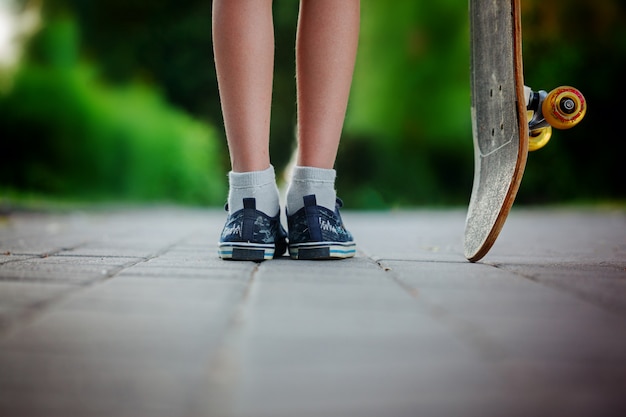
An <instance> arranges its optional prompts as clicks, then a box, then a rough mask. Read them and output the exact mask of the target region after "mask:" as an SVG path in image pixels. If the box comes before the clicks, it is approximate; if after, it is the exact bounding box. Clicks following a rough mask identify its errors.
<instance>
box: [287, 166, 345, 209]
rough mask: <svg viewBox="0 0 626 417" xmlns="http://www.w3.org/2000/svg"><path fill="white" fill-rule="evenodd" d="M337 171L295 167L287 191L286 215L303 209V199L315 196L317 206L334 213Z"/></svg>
mask: <svg viewBox="0 0 626 417" xmlns="http://www.w3.org/2000/svg"><path fill="white" fill-rule="evenodd" d="M336 177H337V171H335V170H334V169H323V168H313V167H302V166H295V167H294V168H293V172H292V175H291V183H290V184H289V188H288V189H287V213H289V214H290V215H292V214H294V213H295V212H296V211H298V210H300V209H301V208H302V207H304V200H303V197H304V196H307V195H310V194H315V198H316V200H317V205H318V206H322V207H326V208H327V209H329V210H332V211H335V200H336V198H337V192H336V191H335V178H336Z"/></svg>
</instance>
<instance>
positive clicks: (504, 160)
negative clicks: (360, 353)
mask: <svg viewBox="0 0 626 417" xmlns="http://www.w3.org/2000/svg"><path fill="white" fill-rule="evenodd" d="M469 4H470V32H471V91H472V97H471V103H472V107H471V108H472V132H473V140H474V163H475V168H474V169H475V173H474V185H473V187H472V195H471V199H470V204H469V209H468V213H467V219H466V224H465V244H464V251H465V257H466V258H467V259H469V260H470V261H472V262H475V261H478V260H480V259H481V258H482V257H483V256H485V255H486V254H487V252H488V251H489V249H491V247H492V245H493V244H494V242H495V240H496V238H497V237H498V234H499V233H500V231H501V230H502V227H503V225H504V222H505V220H506V217H507V215H508V214H509V211H510V209H511V206H512V205H513V201H514V200H515V196H516V194H517V191H518V189H519V186H520V183H521V180H522V176H523V173H524V168H525V166H526V158H527V155H528V131H529V128H528V119H527V114H526V103H525V97H524V80H523V67H522V30H521V18H520V0H498V1H495V0H470V2H469Z"/></svg>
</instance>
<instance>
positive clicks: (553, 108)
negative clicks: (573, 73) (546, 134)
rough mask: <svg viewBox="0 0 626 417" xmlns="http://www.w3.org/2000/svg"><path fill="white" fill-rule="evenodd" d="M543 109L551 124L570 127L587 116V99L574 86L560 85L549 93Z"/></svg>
mask: <svg viewBox="0 0 626 417" xmlns="http://www.w3.org/2000/svg"><path fill="white" fill-rule="evenodd" d="M541 111H542V112H543V117H545V119H546V121H547V122H548V123H549V124H550V125H551V126H553V127H555V128H557V129H569V128H571V127H574V126H576V125H577V124H578V123H579V122H580V121H581V120H582V119H583V117H585V113H586V112H587V101H586V100H585V97H584V96H583V95H582V93H581V92H580V91H578V90H577V89H575V88H574V87H567V86H566V87H558V88H555V89H554V90H552V91H550V93H548V96H547V97H546V99H545V100H544V102H543V104H542V105H541Z"/></svg>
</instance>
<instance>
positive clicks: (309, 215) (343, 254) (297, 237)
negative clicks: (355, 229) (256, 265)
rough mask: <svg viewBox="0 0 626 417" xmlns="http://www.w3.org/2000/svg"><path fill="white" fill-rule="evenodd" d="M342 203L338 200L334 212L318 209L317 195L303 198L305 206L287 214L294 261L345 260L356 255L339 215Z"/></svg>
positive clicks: (349, 235) (324, 208) (290, 252)
mask: <svg viewBox="0 0 626 417" xmlns="http://www.w3.org/2000/svg"><path fill="white" fill-rule="evenodd" d="M342 205H343V203H342V202H341V200H340V199H337V203H336V206H335V211H334V212H333V211H331V210H329V209H327V208H326V207H322V206H318V205H317V201H316V199H315V195H307V196H305V197H304V207H303V208H301V209H300V210H298V211H297V212H295V213H294V214H292V215H289V214H288V215H287V222H288V226H289V255H290V256H291V258H292V259H344V258H351V257H353V256H354V254H355V253H356V245H355V243H354V240H353V239H352V235H351V234H350V232H348V231H347V230H346V228H345V227H344V225H343V221H342V220H341V216H340V215H339V208H341V207H342Z"/></svg>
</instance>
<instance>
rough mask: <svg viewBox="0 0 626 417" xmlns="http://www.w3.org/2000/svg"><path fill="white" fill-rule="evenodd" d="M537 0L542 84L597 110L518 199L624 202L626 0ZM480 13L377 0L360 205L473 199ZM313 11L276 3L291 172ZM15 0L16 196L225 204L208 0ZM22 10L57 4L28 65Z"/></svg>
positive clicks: (532, 38)
mask: <svg viewBox="0 0 626 417" xmlns="http://www.w3.org/2000/svg"><path fill="white" fill-rule="evenodd" d="M522 7H523V33H524V58H525V62H524V64H525V76H526V83H527V84H528V85H530V86H532V87H533V88H536V89H546V90H550V89H551V88H553V87H556V86H558V85H568V84H569V85H574V86H576V87H578V88H580V89H581V90H582V91H583V93H584V94H585V96H586V98H587V100H588V103H589V109H588V113H587V117H586V119H585V120H584V121H583V122H582V123H581V125H579V126H578V127H576V128H575V129H573V130H570V131H567V132H560V131H555V132H554V134H553V139H552V141H551V142H550V143H549V144H548V146H547V147H546V148H544V149H543V150H541V151H538V152H534V153H531V155H530V156H529V161H528V165H527V170H526V175H525V177H524V180H523V183H522V188H521V190H520V194H519V198H518V202H520V203H532V204H539V203H563V202H598V201H602V202H606V201H623V200H624V197H625V194H626V187H625V186H624V175H623V173H622V159H623V158H622V156H621V155H620V154H619V152H618V151H617V150H618V149H621V147H620V146H619V145H618V141H619V140H620V136H621V135H620V134H619V133H617V132H616V127H615V126H613V125H612V124H611V122H612V121H613V120H619V117H620V114H621V108H620V106H619V104H618V103H619V102H620V101H621V93H622V92H623V91H624V90H625V88H624V87H625V81H624V77H623V76H622V73H623V71H624V70H625V69H626V5H625V4H624V2H623V1H621V0H603V1H597V2H589V1H586V0H554V1H550V2H546V1H541V0H522ZM467 10H468V5H467V0H440V1H437V2H427V1H415V0H402V1H395V2H381V1H378V0H362V30H361V45H360V50H359V56H358V61H357V68H356V71H355V79H354V85H353V90H352V99H351V103H350V107H349V110H348V117H347V120H346V127H345V131H344V138H343V141H342V146H341V148H340V153H339V156H338V159H337V169H338V174H339V176H338V184H337V186H338V190H339V193H340V194H341V195H342V197H343V198H344V199H345V200H346V201H347V203H348V206H349V207H350V208H385V207H395V206H415V205H465V204H466V203H467V201H468V200H469V194H470V191H471V182H472V178H473V149H472V134H471V120H470V111H469V103H470V91H469V19H468V16H467ZM297 11H298V1H296V0H275V1H274V19H275V22H274V23H275V31H276V68H275V71H276V76H275V82H274V103H273V119H272V126H271V127H272V141H271V148H272V149H271V152H272V157H273V162H274V165H275V166H276V168H277V169H278V170H282V169H284V168H285V166H286V165H287V163H288V161H289V158H290V155H291V153H292V152H293V149H294V137H293V136H294V130H295V122H296V120H295V84H294V71H295V65H294V43H295V39H294V38H295V30H296V18H297ZM3 12H4V15H0V138H1V141H2V151H0V152H1V155H2V157H1V159H0V161H1V163H0V193H2V194H3V195H5V196H6V195H10V194H11V195H13V194H17V195H24V194H27V193H38V194H42V195H46V196H61V197H66V198H81V199H114V200H129V201H174V202H182V203H189V204H201V205H221V204H223V202H224V201H225V198H226V172H227V171H228V169H229V165H228V155H227V149H226V146H225V139H224V133H223V128H222V121H221V112H220V107H219V97H218V94H217V82H216V77H215V69H214V65H213V60H212V46H211V2H210V0H188V1H185V2H180V1H174V0H155V1H146V0H48V1H45V0H44V1H32V0H31V1H29V0H0V13H3ZM7 12H11V14H12V15H13V21H18V20H19V19H20V18H21V17H24V16H26V15H28V13H30V14H31V15H32V13H33V12H38V13H39V14H40V16H41V23H40V25H39V27H38V29H37V31H36V32H35V33H34V34H33V35H32V36H28V37H27V39H26V42H24V51H23V54H22V58H21V60H20V62H19V65H12V64H11V63H9V62H8V60H6V59H5V60H4V61H3V60H2V59H3V56H4V55H3V54H2V53H1V52H2V48H3V45H2V41H3V39H5V38H7V35H6V33H8V30H7V27H8V26H6V25H7V22H8V20H6V16H7ZM2 16H5V18H4V19H3V18H2ZM3 24H4V25H5V27H4V29H3V28H2V25H3ZM3 33H4V34H5V35H4V38H3ZM5 40H6V39H5ZM594 141H595V142H594Z"/></svg>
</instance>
